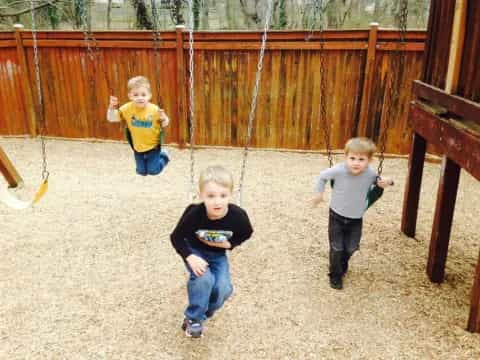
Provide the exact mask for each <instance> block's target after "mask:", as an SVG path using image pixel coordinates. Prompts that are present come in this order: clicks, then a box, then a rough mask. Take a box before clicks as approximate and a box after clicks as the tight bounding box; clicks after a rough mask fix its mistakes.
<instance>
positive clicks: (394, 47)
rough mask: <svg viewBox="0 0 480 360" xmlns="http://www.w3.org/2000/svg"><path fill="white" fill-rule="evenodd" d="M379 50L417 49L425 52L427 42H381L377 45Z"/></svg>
mask: <svg viewBox="0 0 480 360" xmlns="http://www.w3.org/2000/svg"><path fill="white" fill-rule="evenodd" d="M377 50H378V51H417V52H423V51H424V50H425V44H424V43H420V42H413V43H405V44H404V45H402V44H399V43H394V42H392V43H379V44H378V45H377Z"/></svg>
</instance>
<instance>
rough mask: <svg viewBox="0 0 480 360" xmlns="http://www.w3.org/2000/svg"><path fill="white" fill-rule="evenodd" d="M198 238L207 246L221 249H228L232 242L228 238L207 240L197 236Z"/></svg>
mask: <svg viewBox="0 0 480 360" xmlns="http://www.w3.org/2000/svg"><path fill="white" fill-rule="evenodd" d="M198 239H199V240H200V241H201V242H203V243H204V244H205V245H208V246H213V247H218V248H222V249H230V248H231V247H232V244H231V243H230V241H228V240H225V241H221V242H218V241H208V240H205V239H204V238H198Z"/></svg>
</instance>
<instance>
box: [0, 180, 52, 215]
mask: <svg viewBox="0 0 480 360" xmlns="http://www.w3.org/2000/svg"><path fill="white" fill-rule="evenodd" d="M47 190H48V179H45V180H43V181H42V183H41V184H40V186H39V187H38V189H37V191H36V192H35V195H34V196H33V198H32V199H31V200H28V201H25V200H20V199H19V198H17V197H16V196H15V194H13V193H12V192H11V191H10V190H9V189H8V187H7V186H4V187H0V201H1V202H2V203H4V204H5V205H7V206H8V207H10V208H12V209H15V210H23V209H27V208H29V207H30V206H32V205H33V204H36V203H37V202H38V201H40V199H41V198H42V197H43V195H45V193H46V192H47Z"/></svg>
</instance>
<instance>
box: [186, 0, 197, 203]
mask: <svg viewBox="0 0 480 360" xmlns="http://www.w3.org/2000/svg"><path fill="white" fill-rule="evenodd" d="M188 15H189V16H188V44H189V52H188V54H189V82H190V84H189V85H190V86H189V89H190V96H189V104H190V117H189V125H190V126H189V132H190V134H189V135H190V140H189V141H190V200H191V201H193V200H195V198H196V196H195V156H194V140H195V137H194V135H195V88H194V80H195V79H194V70H195V69H194V61H193V59H194V51H193V26H194V24H193V0H188Z"/></svg>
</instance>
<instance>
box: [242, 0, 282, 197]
mask: <svg viewBox="0 0 480 360" xmlns="http://www.w3.org/2000/svg"><path fill="white" fill-rule="evenodd" d="M272 4H273V0H268V1H267V10H266V13H265V25H264V27H263V35H262V44H261V46H260V55H259V57H258V64H257V74H256V76H255V86H254V88H253V95H252V103H251V108H250V113H249V115H248V128H247V135H246V136H245V146H244V148H243V160H242V169H241V173H240V180H239V182H238V204H239V205H240V206H241V204H242V189H243V183H244V180H245V173H246V168H247V156H248V150H249V146H250V141H251V139H252V132H253V121H254V118H255V110H256V108H257V97H258V93H259V90H260V79H261V76H262V69H263V59H264V57H265V49H266V46H267V36H268V30H269V28H270V18H271V16H272V6H273V5H272Z"/></svg>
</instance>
